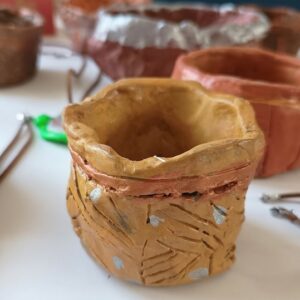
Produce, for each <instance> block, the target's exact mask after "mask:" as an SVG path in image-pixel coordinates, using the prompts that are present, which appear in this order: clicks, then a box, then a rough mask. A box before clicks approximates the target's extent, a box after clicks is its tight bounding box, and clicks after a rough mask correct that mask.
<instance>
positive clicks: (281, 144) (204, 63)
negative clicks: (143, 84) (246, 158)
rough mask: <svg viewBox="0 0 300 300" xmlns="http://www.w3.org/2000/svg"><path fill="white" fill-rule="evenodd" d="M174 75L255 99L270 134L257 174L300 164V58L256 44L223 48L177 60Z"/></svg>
mask: <svg viewBox="0 0 300 300" xmlns="http://www.w3.org/2000/svg"><path fill="white" fill-rule="evenodd" d="M173 77H174V78H177V79H179V78H180V79H185V80H195V81H197V82H199V83H201V84H202V85H203V86H205V87H206V88H208V89H210V90H213V91H218V92H224V93H227V94H231V95H235V96H238V97H242V98H244V99H247V100H250V102H251V104H252V105H253V107H254V109H255V112H256V117H257V121H258V123H259V125H260V127H261V128H262V130H263V132H264V133H265V137H266V143H267V148H266V153H265V157H264V159H263V162H262V163H261V165H260V167H259V170H258V176H272V175H275V174H280V173H282V172H285V171H287V170H292V169H295V168H299V167H300V139H299V132H300V102H299V101H300V86H299V85H300V62H299V60H297V59H296V58H293V57H289V56H285V55H280V54H275V53H273V52H268V51H264V50H260V49H254V48H219V49H207V50H201V51H196V52H193V53H190V54H188V55H186V56H182V57H180V58H179V59H178V61H177V63H176V66H175V68H174V72H173Z"/></svg>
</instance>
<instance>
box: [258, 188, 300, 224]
mask: <svg viewBox="0 0 300 300" xmlns="http://www.w3.org/2000/svg"><path fill="white" fill-rule="evenodd" d="M260 200H261V201H262V202H264V203H267V204H269V203H271V204H274V203H298V204H300V193H285V194H262V196H261V197H260ZM270 212H271V214H272V216H273V217H275V218H280V219H285V220H288V221H290V222H291V223H293V224H295V225H298V226H300V217H299V216H297V215H296V214H295V213H294V212H293V211H292V210H288V209H286V208H284V207H281V206H278V207H272V208H271V209H270Z"/></svg>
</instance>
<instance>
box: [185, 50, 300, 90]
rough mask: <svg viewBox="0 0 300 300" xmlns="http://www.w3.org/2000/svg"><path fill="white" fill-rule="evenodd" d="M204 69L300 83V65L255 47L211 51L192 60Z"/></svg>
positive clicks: (280, 82)
mask: <svg viewBox="0 0 300 300" xmlns="http://www.w3.org/2000/svg"><path fill="white" fill-rule="evenodd" d="M189 64H192V65H193V66H195V67H196V68H198V69H199V70H200V71H202V72H205V73H208V74H212V75H219V76H221V75H225V76H233V77H238V78H241V79H247V80H254V81H261V82H266V83H271V84H288V85H293V86H297V87H298V86H299V84H300V64H295V63H291V62H290V61H289V60H287V59H284V58H282V59H280V58H278V56H273V55H271V54H268V53H263V52H257V51H256V50H255V49H253V50H247V51H243V50H241V49H238V50H235V49H230V50H216V51H209V52H205V53H203V54H200V55H199V56H194V57H193V58H190V59H189Z"/></svg>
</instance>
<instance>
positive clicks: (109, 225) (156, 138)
mask: <svg viewBox="0 0 300 300" xmlns="http://www.w3.org/2000/svg"><path fill="white" fill-rule="evenodd" d="M220 115H222V116H224V117H223V118H220V117H219V116H220ZM100 120H101V121H100ZM64 127H65V131H66V133H67V136H68V140H69V149H70V152H71V155H72V159H73V164H72V171H71V176H70V180H69V187H68V193H67V207H68V211H69V214H70V216H71V219H72V223H73V226H74V229H75V231H76V233H77V234H78V236H79V237H80V239H81V241H82V243H83V244H84V246H85V247H86V248H87V249H88V251H89V252H90V253H91V255H92V256H93V257H94V258H95V259H96V261H97V262H98V263H99V264H101V265H102V266H103V267H104V268H105V269H106V270H107V271H108V272H109V273H112V274H114V275H115V276H117V277H119V278H122V279H125V280H129V281H133V282H136V283H140V284H144V285H154V286H166V285H179V284H185V283H189V282H192V281H194V280H198V279H202V278H204V277H207V276H211V275H214V274H217V273H220V272H223V271H225V270H226V269H228V268H229V267H230V266H231V265H232V263H233V262H234V259H235V240H236V238H237V235H238V233H239V231H240V227H241V224H242V223H243V221H244V199H245V193H246V190H247V187H248V184H249V181H250V180H251V178H252V177H253V175H254V172H255V169H256V166H257V162H258V161H259V159H260V158H261V155H262V153H263V148H264V138H263V134H262V132H261V131H260V129H259V128H258V126H257V124H256V121H255V116H254V112H253V110H252V108H251V106H250V105H249V104H248V102H246V101H244V100H240V99H238V98H234V97H230V96H224V95H218V94H214V93H210V92H207V91H205V90H204V89H203V88H202V87H201V86H200V85H199V84H197V83H193V82H184V81H176V80H172V79H160V80H159V79H128V80H122V81H119V82H117V83H115V84H112V85H110V86H108V87H107V88H105V89H103V90H102V91H101V92H100V93H99V94H97V95H96V96H94V97H91V98H88V99H86V100H85V101H84V102H82V103H81V104H74V105H71V106H68V107H67V108H66V110H65V112H64Z"/></svg>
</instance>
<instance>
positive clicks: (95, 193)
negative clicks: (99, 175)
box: [89, 187, 102, 202]
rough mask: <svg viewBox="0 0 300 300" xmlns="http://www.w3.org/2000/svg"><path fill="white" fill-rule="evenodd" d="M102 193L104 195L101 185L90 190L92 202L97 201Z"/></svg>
mask: <svg viewBox="0 0 300 300" xmlns="http://www.w3.org/2000/svg"><path fill="white" fill-rule="evenodd" d="M101 195H102V189H101V188H99V187H96V188H95V189H93V190H92V191H91V192H90V195H89V197H90V199H91V201H92V202H97V201H99V199H100V198H101Z"/></svg>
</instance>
